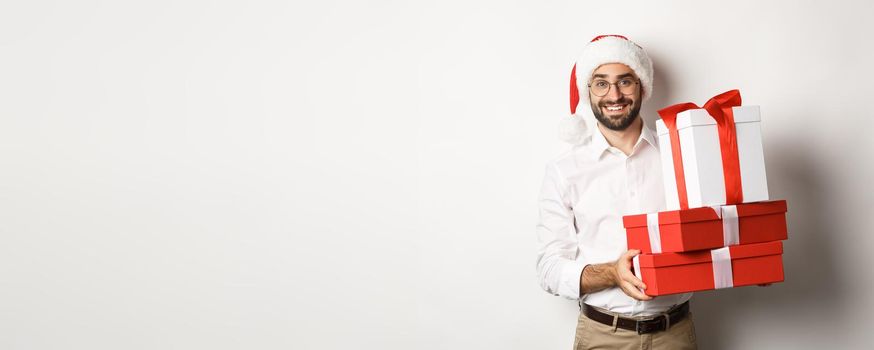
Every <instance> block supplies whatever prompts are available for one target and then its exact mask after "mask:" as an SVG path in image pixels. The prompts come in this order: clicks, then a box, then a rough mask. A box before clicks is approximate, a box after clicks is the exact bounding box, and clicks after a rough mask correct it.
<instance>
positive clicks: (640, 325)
mask: <svg viewBox="0 0 874 350" xmlns="http://www.w3.org/2000/svg"><path fill="white" fill-rule="evenodd" d="M634 328H636V329H637V334H644V333H648V332H647V330H648V329H647V328H646V322H643V321H637V322H636V323H635V326H634Z"/></svg>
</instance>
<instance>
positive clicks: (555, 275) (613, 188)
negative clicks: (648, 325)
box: [537, 126, 692, 316]
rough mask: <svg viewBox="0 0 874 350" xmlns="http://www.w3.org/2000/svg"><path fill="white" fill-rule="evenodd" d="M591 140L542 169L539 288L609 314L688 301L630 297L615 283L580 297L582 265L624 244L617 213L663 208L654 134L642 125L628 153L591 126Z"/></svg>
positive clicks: (614, 254)
mask: <svg viewBox="0 0 874 350" xmlns="http://www.w3.org/2000/svg"><path fill="white" fill-rule="evenodd" d="M594 129H595V130H593V132H592V137H591V140H589V141H587V142H584V143H582V144H579V145H576V146H574V147H573V148H572V149H571V150H569V151H567V152H565V153H564V154H562V155H561V156H560V157H558V158H557V159H555V160H554V161H552V162H550V163H549V164H548V165H547V167H546V177H545V179H544V181H543V187H542V189H541V193H540V222H539V224H538V225H537V238H538V243H539V246H538V253H537V274H538V277H539V279H540V284H541V286H542V287H543V289H545V290H546V291H547V292H549V293H552V294H554V295H560V296H563V297H565V298H568V299H578V298H582V301H583V302H584V303H586V304H589V305H592V306H596V307H600V308H602V309H606V310H609V311H612V312H616V313H620V314H624V315H629V316H645V315H653V314H658V313H662V312H664V311H667V310H668V309H669V308H670V307H671V306H674V305H678V304H680V303H683V302H684V301H687V300H689V298H690V297H691V296H692V293H686V294H675V295H667V296H661V297H656V298H654V299H652V300H650V301H638V300H636V299H634V298H631V297H629V296H628V295H626V294H625V293H624V292H623V291H622V290H621V289H620V288H618V287H614V288H608V289H604V290H602V291H599V292H595V293H590V294H585V295H580V274H581V273H582V271H583V268H584V267H585V266H586V265H589V264H600V263H607V262H613V261H616V259H617V258H619V256H620V255H622V253H624V252H625V251H626V250H627V249H628V248H627V242H626V238H625V228H624V227H623V226H622V216H623V215H632V214H644V213H652V212H657V211H660V210H664V209H665V193H664V186H663V184H662V172H661V163H660V162H661V160H660V158H659V150H658V144H657V141H656V138H655V137H653V133H652V131H651V130H650V129H649V128H647V127H646V126H643V128H642V130H641V133H640V138H638V140H637V143H636V144H635V145H634V149H633V150H632V152H631V154H630V155H628V156H626V155H625V153H623V152H622V151H620V150H619V149H617V148H615V147H612V146H610V144H609V143H608V142H607V139H605V138H604V135H603V134H601V132H600V129H598V128H597V126H595V128H594Z"/></svg>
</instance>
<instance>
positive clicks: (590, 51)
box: [561, 35, 653, 144]
mask: <svg viewBox="0 0 874 350" xmlns="http://www.w3.org/2000/svg"><path fill="white" fill-rule="evenodd" d="M607 63H622V64H624V65H626V66H628V67H629V68H631V69H632V70H633V71H634V73H635V74H637V77H638V78H639V79H640V84H641V86H642V87H643V99H644V100H646V99H648V98H649V97H650V96H652V80H653V69H652V60H650V58H649V55H647V54H646V51H644V50H643V48H642V47H640V46H639V45H637V44H635V43H634V42H632V41H631V40H628V38H626V37H624V36H622V35H599V36H596V37H595V38H594V39H592V41H591V42H589V44H588V45H586V47H585V48H584V49H583V53H582V54H581V55H580V57H579V58H578V59H577V62H576V64H574V67H573V69H571V81H570V107H571V118H569V119H570V120H568V121H565V122H563V123H562V126H561V138H562V139H564V140H565V141H567V142H570V143H574V144H576V143H581V142H583V141H584V140H585V139H586V138H587V136H589V135H590V130H589V129H590V128H589V127H588V125H594V122H595V116H594V115H592V111H591V109H590V108H588V106H583V108H581V109H580V111H583V112H585V113H577V112H578V108H577V107H579V105H580V103H581V102H588V101H589V88H588V83H587V82H588V81H589V78H590V77H591V76H592V73H593V72H594V71H595V69H598V67H600V66H601V65H604V64H607ZM580 114H582V115H580Z"/></svg>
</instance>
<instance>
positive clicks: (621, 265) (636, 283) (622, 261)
mask: <svg viewBox="0 0 874 350" xmlns="http://www.w3.org/2000/svg"><path fill="white" fill-rule="evenodd" d="M638 254H640V251H639V250H636V249H634V250H629V251H626V252H625V253H623V254H622V256H620V257H619V260H616V263H615V264H613V267H614V271H613V272H614V273H613V275H614V279H615V282H616V286H618V287H619V288H620V289H622V291H623V292H625V294H627V295H628V296H630V297H632V298H634V299H637V300H652V297H651V296H649V295H646V294H643V292H641V290H643V289H646V285H645V284H643V281H641V280H640V279H639V278H637V277H635V276H634V274H633V273H631V259H632V258H634V257H635V256H636V255H638Z"/></svg>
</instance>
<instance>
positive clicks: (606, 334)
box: [574, 312, 698, 350]
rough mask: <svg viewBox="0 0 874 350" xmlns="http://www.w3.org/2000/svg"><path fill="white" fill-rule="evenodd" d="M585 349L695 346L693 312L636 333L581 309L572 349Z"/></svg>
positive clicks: (681, 348)
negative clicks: (662, 328) (668, 325)
mask: <svg viewBox="0 0 874 350" xmlns="http://www.w3.org/2000/svg"><path fill="white" fill-rule="evenodd" d="M585 349H629V350H630V349H636V350H638V349H639V350H650V349H671V350H674V349H679V350H684V349H698V343H697V342H696V340H695V325H694V324H693V323H692V313H691V312H690V313H689V314H688V315H687V316H686V318H684V319H683V320H682V321H680V322H678V323H677V324H674V325H671V328H668V329H667V330H665V331H661V332H655V333H648V334H637V332H635V331H629V330H627V329H622V328H617V329H614V328H613V326H608V325H605V324H603V323H600V322H597V321H593V320H592V319H590V318H588V317H586V315H583V313H582V312H581V313H580V318H579V320H578V323H577V335H576V339H575V340H574V350H585Z"/></svg>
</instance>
